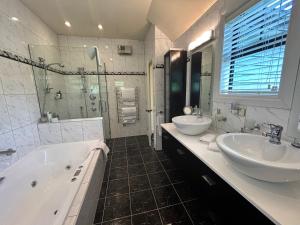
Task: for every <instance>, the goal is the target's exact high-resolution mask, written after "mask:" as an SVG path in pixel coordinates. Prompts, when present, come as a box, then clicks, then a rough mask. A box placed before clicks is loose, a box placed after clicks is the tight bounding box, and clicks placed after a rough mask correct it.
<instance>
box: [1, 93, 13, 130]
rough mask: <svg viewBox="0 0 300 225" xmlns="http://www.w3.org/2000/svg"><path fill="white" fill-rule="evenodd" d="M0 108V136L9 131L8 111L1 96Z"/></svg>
mask: <svg viewBox="0 0 300 225" xmlns="http://www.w3.org/2000/svg"><path fill="white" fill-rule="evenodd" d="M0 106H1V107H0V134H2V133H6V132H8V131H10V130H11V124H10V118H9V114H8V109H7V105H6V101H5V97H4V96H3V95H0Z"/></svg>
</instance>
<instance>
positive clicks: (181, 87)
mask: <svg viewBox="0 0 300 225" xmlns="http://www.w3.org/2000/svg"><path fill="white" fill-rule="evenodd" d="M186 62H187V52H186V51H184V50H177V49H171V50H170V51H168V52H167V53H166V54H165V56H164V65H165V70H164V84H165V87H164V103H165V104H164V113H165V122H171V120H172V118H173V117H174V116H179V115H182V114H183V108H184V106H185V96H186Z"/></svg>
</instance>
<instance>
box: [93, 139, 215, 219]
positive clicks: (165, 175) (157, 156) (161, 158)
mask: <svg viewBox="0 0 300 225" xmlns="http://www.w3.org/2000/svg"><path fill="white" fill-rule="evenodd" d="M147 143H148V140H147V137H146V136H137V137H127V138H118V139H113V140H111V142H110V143H109V144H110V146H111V154H110V160H109V161H108V163H107V168H106V172H105V178H104V183H103V185H102V189H101V195H100V199H99V202H98V207H97V213H96V217H95V221H94V223H95V224H99V225H100V224H101V225H131V224H132V225H162V224H172V225H177V224H182V225H189V224H194V225H196V224H202V225H211V224H214V222H213V221H212V219H211V217H210V216H209V212H206V210H203V209H201V202H199V199H198V196H197V195H196V194H194V193H193V191H192V189H191V187H190V185H189V183H188V182H187V181H185V180H184V176H183V175H182V173H181V171H180V170H178V169H176V168H175V166H174V165H173V163H172V161H171V160H170V159H169V158H168V156H167V155H166V154H164V153H163V152H156V151H153V150H151V148H150V147H149V146H148V144H147ZM199 210H201V212H200V211H199Z"/></svg>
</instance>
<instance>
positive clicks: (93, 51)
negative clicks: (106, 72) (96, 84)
mask: <svg viewBox="0 0 300 225" xmlns="http://www.w3.org/2000/svg"><path fill="white" fill-rule="evenodd" d="M87 53H88V56H89V57H90V59H91V60H93V59H94V58H96V61H97V65H98V66H99V67H101V62H100V55H99V50H98V47H97V46H93V47H91V48H88V49H87Z"/></svg>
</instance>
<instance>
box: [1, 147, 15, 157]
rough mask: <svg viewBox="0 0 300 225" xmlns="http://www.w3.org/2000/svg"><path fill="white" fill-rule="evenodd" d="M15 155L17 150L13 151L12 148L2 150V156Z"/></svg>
mask: <svg viewBox="0 0 300 225" xmlns="http://www.w3.org/2000/svg"><path fill="white" fill-rule="evenodd" d="M14 153H16V150H13V149H12V148H9V149H6V150H0V155H6V156H10V155H12V154H14Z"/></svg>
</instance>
